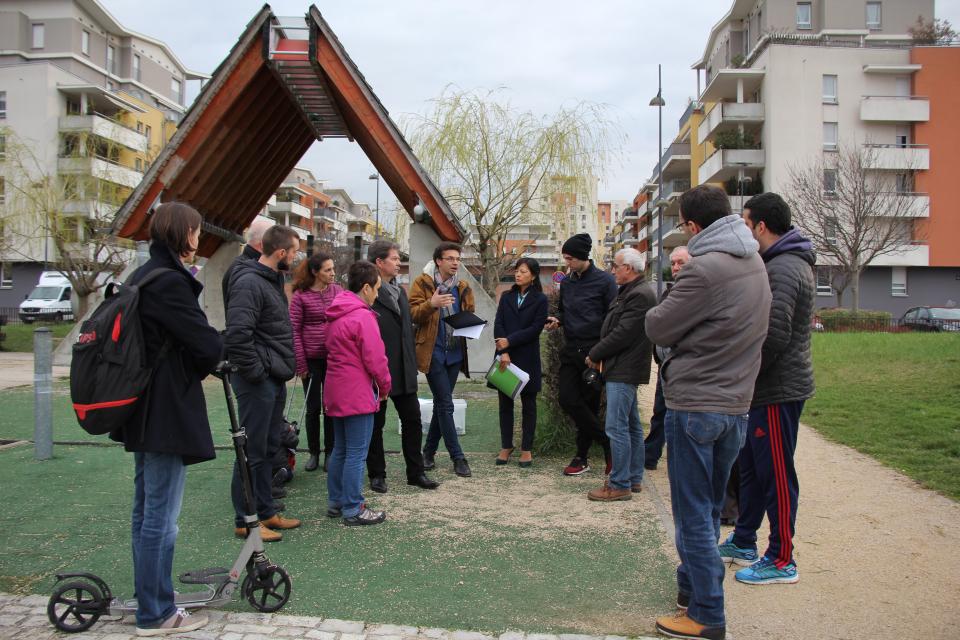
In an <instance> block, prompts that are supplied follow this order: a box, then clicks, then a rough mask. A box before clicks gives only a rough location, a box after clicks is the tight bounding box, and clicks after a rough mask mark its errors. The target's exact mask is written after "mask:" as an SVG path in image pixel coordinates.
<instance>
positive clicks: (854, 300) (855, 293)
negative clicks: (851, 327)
mask: <svg viewBox="0 0 960 640" xmlns="http://www.w3.org/2000/svg"><path fill="white" fill-rule="evenodd" d="M860 271H861V270H860V269H857V270H856V271H854V272H853V273H851V274H850V277H851V278H852V280H851V282H850V310H851V311H853V312H854V313H859V312H860Z"/></svg>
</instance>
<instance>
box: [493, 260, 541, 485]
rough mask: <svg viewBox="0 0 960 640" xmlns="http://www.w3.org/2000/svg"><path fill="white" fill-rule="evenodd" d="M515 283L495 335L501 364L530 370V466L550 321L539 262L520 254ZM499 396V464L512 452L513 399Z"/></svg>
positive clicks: (525, 434) (525, 439)
mask: <svg viewBox="0 0 960 640" xmlns="http://www.w3.org/2000/svg"><path fill="white" fill-rule="evenodd" d="M513 277H514V281H515V282H516V284H515V285H513V287H512V288H511V289H510V290H509V291H505V292H504V293H503V295H501V296H500V304H499V305H498V306H497V316H496V319H495V320H494V323H493V335H494V339H495V340H496V343H497V354H498V355H499V356H500V368H501V369H505V368H506V366H507V365H508V364H510V363H512V364H514V365H516V366H517V367H519V368H521V369H523V370H524V371H526V372H527V373H528V374H530V381H529V382H528V383H527V386H525V387H524V388H523V391H522V392H521V393H520V402H521V405H522V409H521V414H522V421H521V433H522V435H521V441H520V466H521V467H529V466H530V465H531V464H532V461H533V456H532V454H531V452H530V450H531V449H532V448H533V435H534V432H535V431H536V428H537V393H539V391H540V378H541V371H540V333H541V332H542V331H543V327H544V325H545V324H546V322H547V296H545V295H544V294H543V287H542V286H541V284H540V263H538V262H537V261H536V260H534V259H533V258H520V259H519V260H517V265H516V267H515V269H514V276H513ZM497 395H498V396H499V399H500V446H501V447H502V448H501V449H500V453H499V454H498V455H497V460H496V462H497V464H507V462H508V461H509V460H510V454H512V453H513V399H512V398H510V397H509V396H507V395H505V394H503V393H501V392H498V393H497Z"/></svg>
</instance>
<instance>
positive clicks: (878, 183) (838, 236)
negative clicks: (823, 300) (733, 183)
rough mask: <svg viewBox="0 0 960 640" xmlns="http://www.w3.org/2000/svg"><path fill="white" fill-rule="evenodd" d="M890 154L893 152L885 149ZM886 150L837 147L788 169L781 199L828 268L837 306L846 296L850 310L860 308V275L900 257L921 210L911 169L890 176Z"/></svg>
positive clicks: (913, 233) (912, 237)
mask: <svg viewBox="0 0 960 640" xmlns="http://www.w3.org/2000/svg"><path fill="white" fill-rule="evenodd" d="M891 150H894V149H891ZM885 151H886V149H883V148H878V147H872V146H869V145H865V146H856V145H851V146H841V147H840V148H839V149H838V150H837V152H836V153H831V154H823V155H822V156H821V157H819V158H817V159H815V160H813V161H811V162H809V163H807V164H801V165H795V166H793V167H791V168H790V171H789V181H788V185H787V188H786V191H785V193H784V197H785V198H786V200H787V201H788V202H789V204H790V208H791V209H792V210H793V218H794V221H795V222H796V223H797V225H798V226H799V227H800V228H801V229H802V231H803V232H804V233H805V234H806V235H807V236H808V237H809V238H810V240H811V241H812V242H813V245H814V248H815V249H816V251H817V254H818V257H819V258H825V259H826V262H828V263H829V265H830V266H829V268H830V270H831V284H832V286H833V287H834V289H835V290H836V291H837V302H838V304H839V305H841V306H842V304H843V293H844V291H845V290H846V289H847V288H849V289H850V292H851V309H852V310H853V311H854V312H857V311H859V310H860V275H861V274H862V273H863V271H864V269H866V268H867V266H869V265H870V263H871V262H873V261H874V260H876V259H877V258H880V257H882V256H893V255H897V254H899V253H902V252H903V251H904V250H905V248H906V247H907V246H908V245H910V244H911V242H913V241H915V240H920V239H921V238H920V231H919V229H917V228H916V225H915V224H914V221H915V219H916V218H917V216H918V215H919V214H920V210H919V208H920V207H921V206H922V203H921V202H920V198H919V197H918V195H917V194H914V193H913V171H912V170H899V171H897V172H891V171H886V170H880V169H878V167H882V166H885V164H884V162H883V154H884V152H885Z"/></svg>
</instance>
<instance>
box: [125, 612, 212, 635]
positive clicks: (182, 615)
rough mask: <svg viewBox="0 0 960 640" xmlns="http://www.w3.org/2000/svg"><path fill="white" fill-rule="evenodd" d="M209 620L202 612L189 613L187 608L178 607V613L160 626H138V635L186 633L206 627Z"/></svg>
mask: <svg viewBox="0 0 960 640" xmlns="http://www.w3.org/2000/svg"><path fill="white" fill-rule="evenodd" d="M208 622H210V620H209V618H207V616H206V615H204V614H202V613H194V614H190V613H187V610H186V609H177V612H176V613H174V614H173V615H172V616H170V617H169V618H167V619H166V620H164V621H163V622H162V623H161V624H160V626H158V627H150V628H149V629H144V628H142V627H137V635H138V636H141V637H144V636H166V635H170V634H173V633H186V632H188V631H195V630H197V629H199V628H200V627H204V626H206V624H207V623H208Z"/></svg>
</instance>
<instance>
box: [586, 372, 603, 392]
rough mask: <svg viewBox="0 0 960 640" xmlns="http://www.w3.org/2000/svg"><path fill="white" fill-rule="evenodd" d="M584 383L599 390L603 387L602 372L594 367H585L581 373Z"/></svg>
mask: <svg viewBox="0 0 960 640" xmlns="http://www.w3.org/2000/svg"><path fill="white" fill-rule="evenodd" d="M581 377H582V378H583V382H584V384H586V385H587V386H588V387H590V388H591V389H593V390H595V391H600V390H601V389H602V388H603V374H602V373H600V372H599V371H598V370H596V369H592V368H590V369H586V370H584V372H583V374H581Z"/></svg>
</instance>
